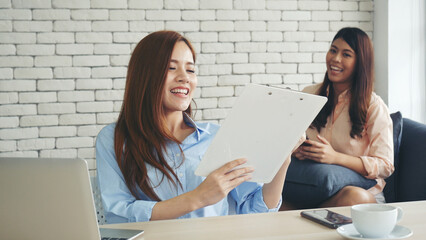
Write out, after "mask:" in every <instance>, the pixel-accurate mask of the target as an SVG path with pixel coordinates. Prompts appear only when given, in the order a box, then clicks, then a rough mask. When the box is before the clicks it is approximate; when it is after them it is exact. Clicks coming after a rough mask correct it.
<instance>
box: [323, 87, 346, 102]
mask: <svg viewBox="0 0 426 240" xmlns="http://www.w3.org/2000/svg"><path fill="white" fill-rule="evenodd" d="M349 89H350V88H348V89H346V90H345V91H343V92H342V93H340V94H339V96H337V102H341V101H343V100H346V99H349V98H350V96H351V92H350V91H349ZM329 92H330V86H328V87H327V96H328V93H329Z"/></svg>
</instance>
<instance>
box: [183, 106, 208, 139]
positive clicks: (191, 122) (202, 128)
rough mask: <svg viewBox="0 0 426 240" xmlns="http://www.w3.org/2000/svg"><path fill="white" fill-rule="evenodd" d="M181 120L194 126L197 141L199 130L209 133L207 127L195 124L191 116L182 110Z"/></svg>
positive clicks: (199, 134)
mask: <svg viewBox="0 0 426 240" xmlns="http://www.w3.org/2000/svg"><path fill="white" fill-rule="evenodd" d="M183 121H184V122H185V124H186V125H188V126H190V127H193V128H195V131H196V132H197V140H198V141H200V138H201V132H206V133H207V134H210V132H209V131H208V130H207V128H204V127H201V126H199V125H197V123H196V122H195V121H194V120H192V118H191V117H190V116H189V115H188V114H187V113H186V112H183Z"/></svg>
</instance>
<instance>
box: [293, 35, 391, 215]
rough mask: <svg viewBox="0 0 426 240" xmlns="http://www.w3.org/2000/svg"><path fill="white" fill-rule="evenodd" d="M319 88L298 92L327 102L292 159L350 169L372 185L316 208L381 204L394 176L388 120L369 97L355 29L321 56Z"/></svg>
mask: <svg viewBox="0 0 426 240" xmlns="http://www.w3.org/2000/svg"><path fill="white" fill-rule="evenodd" d="M326 64H327V72H326V74H325V77H324V81H323V82H322V83H321V84H317V85H313V86H309V87H306V88H305V89H304V90H303V91H304V92H307V93H312V94H318V95H322V96H326V97H328V102H327V103H326V105H325V106H324V108H323V109H322V110H321V112H320V113H319V114H318V116H317V117H316V118H315V120H314V121H313V123H312V124H311V127H310V128H309V129H308V130H307V133H306V134H307V137H308V138H309V140H306V143H307V144H308V145H310V146H300V147H299V148H298V149H297V150H296V152H295V153H294V156H295V157H297V158H298V159H301V160H303V159H311V160H314V161H316V162H320V163H325V164H337V165H341V166H344V167H347V168H349V169H352V170H354V171H356V172H358V173H360V174H361V175H363V176H365V177H366V178H369V179H376V181H377V184H376V185H375V186H374V187H372V188H370V189H368V190H365V189H363V188H360V187H355V186H346V187H344V188H342V189H341V190H340V191H339V192H337V193H336V194H335V195H334V196H332V197H331V198H330V199H328V200H326V201H325V202H323V203H322V204H321V206H322V207H330V206H348V205H354V204H359V203H372V202H374V203H375V202H384V197H383V193H382V191H383V188H384V186H385V181H384V179H385V178H387V177H389V176H390V175H391V174H392V172H393V171H394V166H393V135H392V120H391V118H390V116H389V112H388V108H387V106H386V104H385V103H384V102H383V100H382V99H381V98H380V97H379V96H377V95H376V94H375V93H374V92H373V82H374V56H373V46H372V43H371V41H370V39H369V37H368V36H367V34H366V33H365V32H363V31H362V30H360V29H358V28H343V29H341V30H340V31H339V32H338V33H337V34H336V36H335V37H334V39H333V41H332V44H331V46H330V49H329V51H328V52H327V56H326Z"/></svg>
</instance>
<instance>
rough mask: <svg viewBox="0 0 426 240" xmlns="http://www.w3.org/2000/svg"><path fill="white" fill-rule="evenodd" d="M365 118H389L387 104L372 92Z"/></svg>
mask: <svg viewBox="0 0 426 240" xmlns="http://www.w3.org/2000/svg"><path fill="white" fill-rule="evenodd" d="M367 118H368V119H370V120H377V118H383V119H387V120H390V115H389V109H388V106H387V105H386V103H385V102H384V101H383V99H382V98H381V97H380V96H379V95H377V94H376V93H374V92H373V93H372V94H371V99H370V104H369V106H368V110H367Z"/></svg>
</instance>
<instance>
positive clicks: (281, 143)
mask: <svg viewBox="0 0 426 240" xmlns="http://www.w3.org/2000/svg"><path fill="white" fill-rule="evenodd" d="M326 102H327V98H326V97H323V96H317V95H313V94H307V93H303V92H298V91H293V90H289V89H283V88H278V87H270V86H264V85H259V84H247V85H246V86H245V88H244V91H243V93H242V94H241V95H240V97H238V99H237V101H236V102H235V105H234V107H233V108H232V109H231V111H230V112H229V113H228V115H227V117H226V119H225V120H224V121H223V123H222V126H221V127H220V129H219V131H218V133H217V134H216V136H215V137H214V139H213V141H212V143H211V144H210V146H209V147H208V149H207V151H206V153H205V154H204V156H203V158H202V160H201V162H200V164H199V165H198V168H197V170H196V171H195V174H197V175H199V176H207V175H208V174H210V173H211V172H212V171H214V170H216V169H218V168H219V167H221V166H222V165H224V164H225V163H227V162H229V161H232V160H234V159H237V158H242V157H245V158H247V163H245V164H244V165H242V166H252V167H254V169H255V170H254V172H253V173H252V174H251V176H252V178H251V179H250V181H251V182H260V183H269V182H271V181H272V179H273V178H274V176H275V175H276V173H277V172H278V170H279V169H280V167H281V166H282V164H283V163H284V161H285V160H286V158H287V156H289V155H290V154H291V150H292V149H293V147H295V146H296V144H297V142H298V141H299V140H300V138H301V137H302V135H303V134H304V132H305V131H306V129H308V127H309V125H310V124H311V123H312V121H313V120H314V119H315V116H316V115H317V114H318V113H319V112H320V110H321V108H322V107H323V106H324V104H325V103H326Z"/></svg>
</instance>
